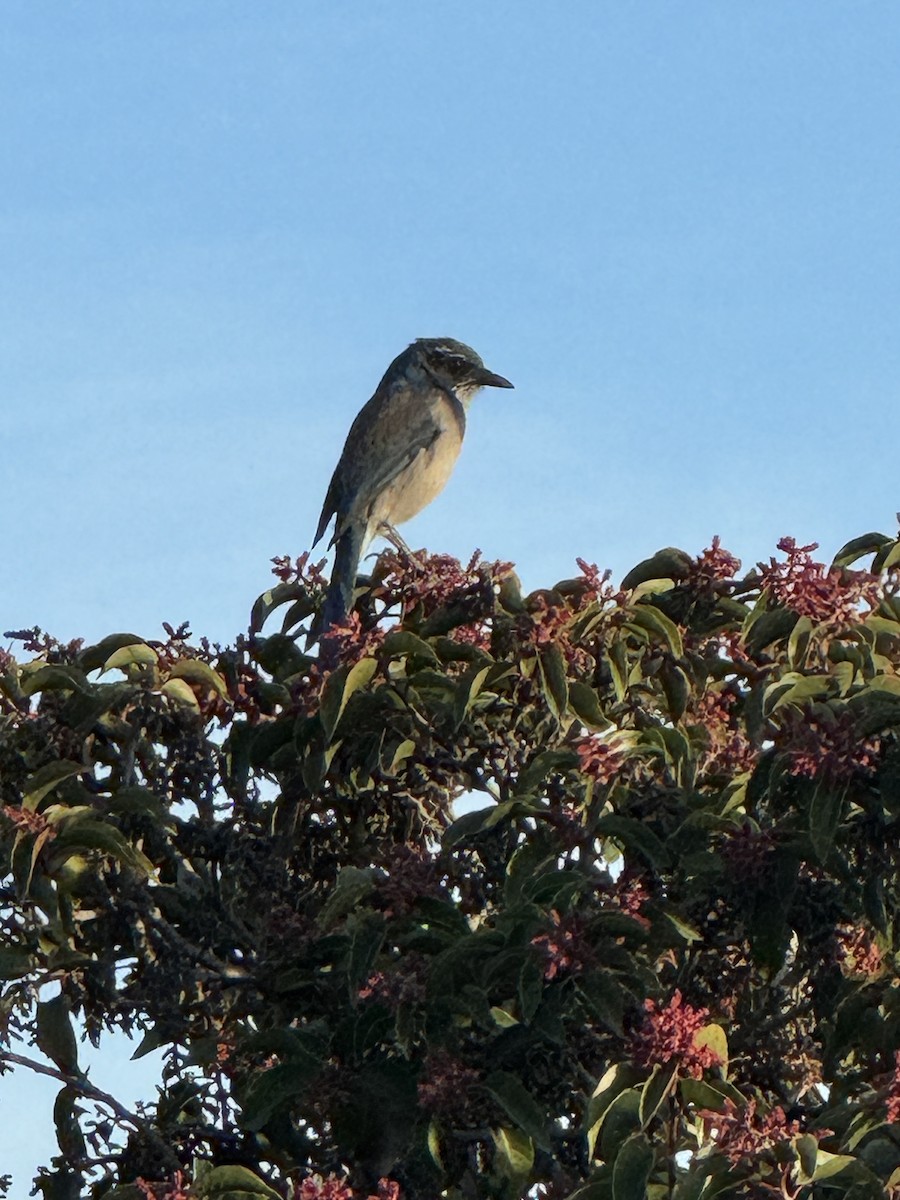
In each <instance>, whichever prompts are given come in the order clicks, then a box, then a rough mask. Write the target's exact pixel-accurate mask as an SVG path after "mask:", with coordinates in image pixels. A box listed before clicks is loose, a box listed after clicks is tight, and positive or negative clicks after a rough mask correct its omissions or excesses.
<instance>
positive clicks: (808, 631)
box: [788, 617, 813, 671]
mask: <svg viewBox="0 0 900 1200" xmlns="http://www.w3.org/2000/svg"><path fill="white" fill-rule="evenodd" d="M812 631H813V623H812V621H811V620H810V618H809V617H801V618H800V620H799V621H798V622H797V624H796V625H795V626H794V628H793V629H792V630H791V636H790V637H789V638H788V662H789V663H790V664H791V669H792V670H794V671H801V670H802V669H803V667H804V665H805V663H806V654H807V651H808V650H809V642H810V638H811V636H812Z"/></svg>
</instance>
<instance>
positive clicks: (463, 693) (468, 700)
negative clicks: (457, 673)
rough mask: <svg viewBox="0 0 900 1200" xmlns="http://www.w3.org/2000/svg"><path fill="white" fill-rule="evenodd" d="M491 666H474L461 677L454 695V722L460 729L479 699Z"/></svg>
mask: <svg viewBox="0 0 900 1200" xmlns="http://www.w3.org/2000/svg"><path fill="white" fill-rule="evenodd" d="M490 672H491V667H490V666H486V667H472V668H470V669H469V670H468V671H466V673H465V674H464V675H463V676H462V678H461V679H460V681H459V683H458V685H457V687H456V691H455V693H454V697H453V716H454V724H455V726H456V728H457V729H458V728H459V727H460V725H462V723H463V721H464V720H465V719H466V714H467V713H468V712H469V709H470V708H471V707H472V705H473V704H474V703H475V701H476V700H477V699H478V696H479V694H480V692H481V689H482V688H483V687H484V685H485V681H486V680H487V677H488V675H489V674H490Z"/></svg>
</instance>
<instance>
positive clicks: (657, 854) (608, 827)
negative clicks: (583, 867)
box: [595, 813, 670, 870]
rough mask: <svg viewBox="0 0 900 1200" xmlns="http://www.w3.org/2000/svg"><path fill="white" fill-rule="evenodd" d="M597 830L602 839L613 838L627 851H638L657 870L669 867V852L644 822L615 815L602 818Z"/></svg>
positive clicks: (596, 827)
mask: <svg viewBox="0 0 900 1200" xmlns="http://www.w3.org/2000/svg"><path fill="white" fill-rule="evenodd" d="M595 829H596V832H597V834H598V835H599V836H600V837H610V838H613V840H614V841H616V842H618V843H619V845H620V846H622V847H623V849H624V850H625V851H631V850H634V851H636V852H637V853H638V854H640V855H641V857H643V858H645V859H646V860H647V862H648V863H649V864H650V866H651V867H654V868H655V869H656V870H664V869H665V868H666V867H668V866H669V863H670V857H669V852H668V850H667V849H666V847H665V845H664V844H663V843H662V842H661V841H660V839H659V838H658V837H657V836H656V834H655V833H653V831H652V830H651V829H650V828H649V827H648V826H647V825H646V824H645V823H644V822H643V821H638V820H636V819H635V818H634V817H620V816H618V815H617V814H615V813H613V814H610V816H608V817H601V818H600V820H599V821H598V822H597V824H596V826H595Z"/></svg>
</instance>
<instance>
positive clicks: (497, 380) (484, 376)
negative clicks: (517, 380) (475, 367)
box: [478, 367, 515, 388]
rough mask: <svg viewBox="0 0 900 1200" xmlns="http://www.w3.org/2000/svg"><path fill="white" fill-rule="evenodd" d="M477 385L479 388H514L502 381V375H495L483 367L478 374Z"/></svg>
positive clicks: (513, 385) (505, 380) (507, 381)
mask: <svg viewBox="0 0 900 1200" xmlns="http://www.w3.org/2000/svg"><path fill="white" fill-rule="evenodd" d="M478 384H479V386H480V387H507V388H511V387H515V384H512V383H510V382H509V380H508V379H504V378H503V376H502V375H495V374H494V372H493V371H489V370H488V369H487V368H486V367H483V368H482V369H481V371H480V372H479V374H478Z"/></svg>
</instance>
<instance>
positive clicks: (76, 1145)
mask: <svg viewBox="0 0 900 1200" xmlns="http://www.w3.org/2000/svg"><path fill="white" fill-rule="evenodd" d="M78 1100H79V1095H78V1092H77V1091H76V1090H75V1089H74V1088H72V1087H69V1086H68V1085H67V1086H66V1087H64V1088H62V1090H61V1091H60V1092H59V1093H58V1094H57V1097H56V1101H55V1103H54V1105H53V1124H54V1125H55V1126H56V1140H57V1142H58V1143H59V1148H60V1150H61V1151H62V1152H63V1154H64V1155H65V1157H66V1159H67V1160H69V1161H70V1162H74V1161H77V1160H78V1159H80V1158H83V1157H84V1154H85V1141H84V1134H83V1133H82V1132H81V1126H80V1125H79V1123H78V1116H79V1113H80V1111H81V1110H80V1109H79V1108H78Z"/></svg>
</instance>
